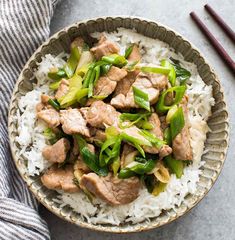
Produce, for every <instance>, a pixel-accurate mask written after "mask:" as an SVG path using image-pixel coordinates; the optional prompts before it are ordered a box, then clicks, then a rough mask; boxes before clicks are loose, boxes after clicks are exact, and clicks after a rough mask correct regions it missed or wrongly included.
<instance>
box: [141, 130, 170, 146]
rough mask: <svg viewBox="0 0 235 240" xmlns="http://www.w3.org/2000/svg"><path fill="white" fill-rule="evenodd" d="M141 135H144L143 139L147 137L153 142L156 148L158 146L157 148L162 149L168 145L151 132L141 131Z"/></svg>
mask: <svg viewBox="0 0 235 240" xmlns="http://www.w3.org/2000/svg"><path fill="white" fill-rule="evenodd" d="M139 134H140V135H142V136H143V137H145V138H146V139H147V140H148V141H149V142H151V143H152V144H153V145H154V146H156V147H157V148H161V147H162V146H163V145H165V144H166V142H165V141H163V140H161V139H159V138H157V137H156V136H155V135H153V134H152V133H150V132H149V131H146V130H140V131H139Z"/></svg>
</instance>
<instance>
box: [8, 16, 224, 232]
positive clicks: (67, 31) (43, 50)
mask: <svg viewBox="0 0 235 240" xmlns="http://www.w3.org/2000/svg"><path fill="white" fill-rule="evenodd" d="M119 27H123V28H128V29H135V30H136V31H137V32H138V33H140V34H142V35H144V36H147V37H150V38H153V39H159V40H161V41H163V42H166V43H168V44H169V46H170V47H172V48H173V49H175V51H176V52H178V53H181V54H182V55H183V56H184V58H185V60H186V61H189V62H193V63H195V64H196V66H197V69H198V72H199V74H200V76H201V78H202V79H203V81H204V82H205V83H206V84H207V85H212V87H213V97H214V99H215V105H214V106H213V108H212V116H211V117H210V119H209V120H208V125H209V127H210V129H211V132H209V133H208V134H207V140H206V143H205V150H206V154H204V155H203V156H202V160H203V161H205V165H204V166H203V167H201V170H202V173H201V175H200V181H199V182H198V184H197V192H196V194H194V195H188V196H187V198H186V199H185V200H184V202H183V203H182V204H181V205H180V206H179V207H176V208H175V209H174V210H173V209H172V210H170V211H164V212H163V213H162V214H161V215H160V216H158V217H156V218H153V219H152V220H151V221H148V222H147V221H146V222H142V223H138V224H123V225H121V226H111V225H93V224H90V223H88V222H86V221H84V220H82V218H81V216H80V215H79V214H78V213H76V212H74V211H73V210H72V209H71V208H70V207H69V206H64V207H61V206H60V205H59V204H58V203H56V202H54V201H53V198H54V197H55V196H56V194H57V193H56V192H55V191H51V190H48V189H47V188H45V187H44V186H43V185H42V183H41V181H40V178H39V177H31V176H28V175H27V174H25V169H26V167H25V163H24V160H23V159H22V158H21V157H19V151H20V147H19V145H18V144H17V142H16V141H15V137H16V135H17V123H16V122H15V121H14V116H15V114H16V110H17V108H18V100H19V98H20V97H21V96H23V95H25V94H26V93H27V92H28V91H30V90H32V87H33V86H32V83H33V82H35V78H34V74H33V72H34V69H35V68H36V67H37V65H36V63H37V62H40V61H41V58H42V57H43V56H45V54H48V53H50V54H55V55H57V54H59V53H60V52H62V51H68V50H69V45H70V42H71V41H72V40H73V39H74V38H75V37H76V36H82V37H84V38H85V39H87V37H88V35H89V34H90V33H93V32H96V31H98V32H102V31H108V32H112V31H114V30H116V29H117V28H119ZM228 129H229V124H228V113H227V110H226V103H225V101H224V94H223V91H222V89H221V85H220V82H219V79H218V77H217V76H216V74H215V73H214V71H213V70H212V68H211V67H210V65H209V64H208V63H207V61H206V60H205V58H204V57H203V56H202V55H201V53H200V52H199V51H198V50H197V49H196V48H195V47H194V46H193V45H192V44H191V43H190V42H189V41H187V40H186V39H185V38H183V37H182V36H180V35H179V34H178V33H177V32H175V31H173V30H171V29H170V28H168V27H166V26H163V25H161V24H159V23H156V22H153V21H150V20H146V19H142V18H136V17H103V18H97V19H91V20H86V21H82V22H78V23H75V24H72V25H70V26H68V27H67V28H64V29H62V30H61V31H59V32H57V33H56V34H54V35H53V36H52V37H50V38H49V40H48V41H47V42H45V43H44V44H42V45H41V46H40V47H39V48H38V49H37V51H36V52H35V53H34V54H33V55H32V57H31V58H30V59H29V61H28V62H27V64H26V65H25V67H24V68H23V70H22V72H21V74H20V76H19V79H18V81H17V82H16V85H15V89H14V92H13V95H12V100H11V105H10V109H9V138H10V145H11V151H12V156H13V159H14V161H15V164H16V166H17V168H18V171H19V172H20V174H21V176H22V178H23V179H24V180H25V182H26V183H27V185H28V186H29V188H30V189H31V191H32V192H33V194H34V195H35V196H36V198H37V199H38V200H39V201H40V202H41V203H42V204H43V205H44V206H45V207H46V208H47V209H49V210H50V211H51V212H53V213H54V214H56V215H57V216H59V217H61V218H63V219H64V220H67V221H69V222H71V223H75V224H77V225H79V226H81V227H86V228H90V229H93V230H99V231H106V232H115V233H124V232H125V233H126V232H138V231H144V230H148V229H152V228H156V227H159V226H162V225H164V224H167V223H170V222H172V221H173V220H175V219H177V218H179V217H180V216H182V215H184V214H185V213H186V212H188V211H189V210H190V209H192V208H193V207H194V206H195V205H196V204H197V203H198V202H199V201H200V200H201V199H202V198H204V197H205V195H206V194H207V192H208V191H209V190H210V189H211V187H212V186H213V184H214V182H215V180H216V179H217V178H218V176H219V173H220V171H221V169H222V166H223V163H224V161H225V157H226V152H227V148H228Z"/></svg>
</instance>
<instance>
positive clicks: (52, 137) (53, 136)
mask: <svg viewBox="0 0 235 240" xmlns="http://www.w3.org/2000/svg"><path fill="white" fill-rule="evenodd" d="M43 135H44V137H45V138H46V139H47V140H48V141H49V142H50V144H54V143H56V142H57V141H58V140H59V138H58V136H57V135H56V134H55V133H54V132H53V130H52V129H51V128H45V129H44V131H43Z"/></svg>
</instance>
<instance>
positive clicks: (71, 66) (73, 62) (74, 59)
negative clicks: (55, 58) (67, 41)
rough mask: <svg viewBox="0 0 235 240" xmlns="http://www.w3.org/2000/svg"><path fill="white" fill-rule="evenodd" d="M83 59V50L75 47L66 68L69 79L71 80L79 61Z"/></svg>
mask: <svg viewBox="0 0 235 240" xmlns="http://www.w3.org/2000/svg"><path fill="white" fill-rule="evenodd" d="M80 57H81V50H80V48H78V47H73V48H72V49H71V54H70V57H69V59H68V61H67V63H66V64H65V66H64V71H65V72H66V74H67V76H68V78H71V77H72V76H73V74H74V72H75V70H76V67H77V65H78V61H79V59H80Z"/></svg>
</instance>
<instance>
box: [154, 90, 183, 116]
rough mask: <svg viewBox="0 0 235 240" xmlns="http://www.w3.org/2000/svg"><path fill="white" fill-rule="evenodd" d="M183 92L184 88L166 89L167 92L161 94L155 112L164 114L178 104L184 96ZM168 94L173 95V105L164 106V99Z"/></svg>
mask: <svg viewBox="0 0 235 240" xmlns="http://www.w3.org/2000/svg"><path fill="white" fill-rule="evenodd" d="M185 91H186V86H175V87H172V88H168V89H167V90H165V91H164V92H162V94H161V95H160V98H159V100H158V102H157V105H156V110H157V112H161V113H165V112H166V111H168V110H169V109H170V108H172V107H173V106H174V105H176V104H178V103H180V102H181V100H182V98H183V96H184V93H185ZM168 93H175V96H174V100H173V103H172V104H171V105H170V106H168V105H166V104H165V97H166V96H167V94H168Z"/></svg>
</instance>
